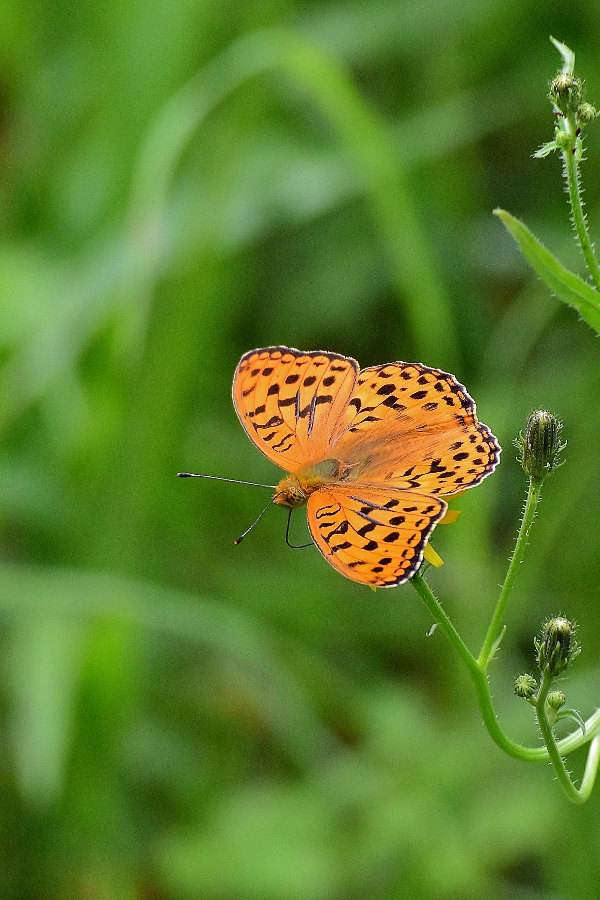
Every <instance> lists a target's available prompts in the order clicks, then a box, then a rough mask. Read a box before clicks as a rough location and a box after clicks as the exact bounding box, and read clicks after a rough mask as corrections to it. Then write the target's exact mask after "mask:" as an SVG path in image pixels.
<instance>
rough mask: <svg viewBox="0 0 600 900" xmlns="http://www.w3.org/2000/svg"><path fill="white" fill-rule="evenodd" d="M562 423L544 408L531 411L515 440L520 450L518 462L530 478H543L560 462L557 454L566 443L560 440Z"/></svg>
mask: <svg viewBox="0 0 600 900" xmlns="http://www.w3.org/2000/svg"><path fill="white" fill-rule="evenodd" d="M561 429H562V423H561V422H559V420H558V419H557V418H556V417H555V416H553V415H552V413H549V412H547V411H546V410H544V409H540V410H537V411H536V412H534V413H532V414H531V416H530V417H529V421H528V422H527V428H526V429H525V435H523V432H521V433H520V434H519V437H518V438H517V440H516V441H515V446H516V447H517V448H518V450H519V451H520V453H519V462H520V463H521V465H522V466H523V469H524V470H525V472H526V473H527V474H528V475H529V476H530V477H531V478H537V479H539V480H541V479H543V478H545V477H546V475H548V474H549V473H550V472H551V471H552V469H555V468H557V466H559V465H560V464H561V460H560V459H559V454H560V452H561V450H563V449H564V448H565V447H566V446H567V445H566V442H565V441H561V439H560V432H561Z"/></svg>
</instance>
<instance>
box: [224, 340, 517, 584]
mask: <svg viewBox="0 0 600 900" xmlns="http://www.w3.org/2000/svg"><path fill="white" fill-rule="evenodd" d="M232 395H233V404H234V407H235V410H236V413H237V415H238V417H239V420H240V422H241V424H242V426H243V428H244V430H245V431H246V434H247V435H248V437H249V438H250V440H251V441H252V442H253V444H254V445H255V446H256V447H258V449H259V450H260V451H261V452H262V453H263V454H264V455H265V456H266V457H267V459H269V460H270V461H271V462H273V463H275V464H276V465H277V466H280V467H281V468H282V469H283V470H284V471H285V472H286V473H287V474H286V475H285V477H284V478H282V479H281V481H280V482H279V484H278V486H277V487H276V489H275V494H274V495H273V498H272V500H273V502H274V503H276V504H277V505H279V506H283V507H287V508H288V509H290V510H291V509H295V508H296V507H300V506H306V510H307V519H308V527H309V531H310V534H311V537H312V539H313V541H314V543H315V544H316V545H317V547H318V548H319V550H320V551H321V553H322V554H323V556H324V557H325V559H326V560H327V562H328V563H330V564H331V565H332V566H333V567H334V568H335V569H337V571H338V572H340V573H341V574H342V575H345V576H346V577H347V578H350V579H352V580H353V581H356V582H359V583H361V584H366V585H370V586H372V587H393V586H394V585H399V584H402V583H403V582H405V581H407V580H408V579H409V578H411V577H412V576H413V575H414V574H415V572H416V571H417V570H418V569H419V566H420V565H421V562H422V560H423V554H424V551H425V547H426V544H427V541H428V539H429V537H430V535H431V532H432V531H433V528H434V527H435V525H436V523H437V522H439V520H440V519H441V518H443V516H444V514H445V513H446V510H447V507H448V504H447V503H446V501H445V500H444V499H443V496H445V495H448V494H455V493H458V492H460V491H464V490H465V489H467V488H470V487H474V486H475V485H477V484H479V483H480V482H481V481H482V480H483V479H484V478H485V477H486V476H487V475H489V474H490V472H493V470H494V469H495V467H496V465H497V464H498V461H499V457H500V452H501V448H500V446H499V444H498V441H497V440H496V438H495V437H494V435H493V434H492V433H491V431H490V429H489V428H488V427H487V425H484V424H482V423H481V422H479V421H478V419H477V416H476V410H475V403H474V401H473V400H472V398H471V397H470V396H469V394H468V393H467V391H466V389H465V388H464V387H463V385H462V384H460V383H459V382H458V381H457V380H456V378H455V377H454V376H453V375H450V374H448V373H447V372H442V371H441V370H439V369H431V368H429V367H428V366H424V365H422V364H421V363H406V362H393V363H386V364H384V365H379V366H372V367H370V368H367V369H362V370H360V369H359V365H358V363H357V362H356V360H354V359H352V358H351V357H348V356H341V355H340V354H338V353H327V352H325V351H321V350H316V351H307V352H306V351H301V350H296V349H294V348H291V347H265V348H263V349H259V350H251V351H249V352H248V353H246V354H244V356H242V358H241V360H240V361H239V363H238V366H237V368H236V370H235V375H234V378H233V388H232Z"/></svg>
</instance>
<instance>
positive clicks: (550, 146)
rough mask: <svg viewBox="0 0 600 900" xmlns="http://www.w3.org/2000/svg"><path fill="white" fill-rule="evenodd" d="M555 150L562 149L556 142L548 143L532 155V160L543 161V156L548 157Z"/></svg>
mask: <svg viewBox="0 0 600 900" xmlns="http://www.w3.org/2000/svg"><path fill="white" fill-rule="evenodd" d="M555 150H562V147H561V145H560V144H559V143H558V141H548V143H547V144H544V145H543V146H542V147H540V149H539V150H536V151H535V153H534V154H533V158H534V159H543V158H544V156H549V155H550V154H551V153H553V152H554V151H555Z"/></svg>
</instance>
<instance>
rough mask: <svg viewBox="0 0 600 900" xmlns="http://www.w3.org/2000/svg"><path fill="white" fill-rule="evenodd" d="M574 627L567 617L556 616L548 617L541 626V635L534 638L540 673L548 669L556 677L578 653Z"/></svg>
mask: <svg viewBox="0 0 600 900" xmlns="http://www.w3.org/2000/svg"><path fill="white" fill-rule="evenodd" d="M574 635H575V628H574V626H573V625H572V624H571V623H570V622H569V620H568V619H565V618H563V617H562V616H557V617H556V618H554V619H548V621H547V622H545V623H544V626H543V628H542V637H541V639H540V640H539V641H538V640H536V641H535V642H534V643H535V649H536V652H537V663H538V666H539V667H540V672H541V673H542V675H543V674H544V672H545V671H546V669H548V670H549V672H550V675H552V676H553V677H556V676H557V675H560V673H561V672H563V671H564V670H565V669H566V668H567V666H568V665H569V663H570V662H571V660H573V659H574V658H575V657H576V656H577V654H578V653H579V650H580V648H579V647H578V645H577V643H576V641H575V639H574Z"/></svg>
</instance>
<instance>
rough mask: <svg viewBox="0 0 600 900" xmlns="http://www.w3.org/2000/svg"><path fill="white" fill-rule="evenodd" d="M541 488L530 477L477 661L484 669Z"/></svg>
mask: <svg viewBox="0 0 600 900" xmlns="http://www.w3.org/2000/svg"><path fill="white" fill-rule="evenodd" d="M541 489H542V482H541V481H540V480H539V479H536V478H530V479H529V487H528V489H527V497H526V499H525V508H524V509H523V516H522V518H521V524H520V526H519V533H518V534H517V542H516V544H515V549H514V552H513V555H512V556H511V559H510V564H509V566H508V570H507V572H506V578H505V579H504V584H503V585H502V589H501V591H500V596H499V597H498V602H497V604H496V609H495V610H494V614H493V616H492V620H491V622H490V626H489V628H488V630H487V634H486V636H485V640H484V642H483V645H482V647H481V651H480V653H479V656H478V658H477V662H478V663H479V665H480V666H481V667H482V669H483V670H484V671H486V670H487V667H488V665H489V664H490V662H491V659H492V657H493V655H494V652H495V650H496V647H497V641H498V637H499V634H500V628H501V622H502V619H503V618H504V614H505V611H506V605H507V603H508V599H509V597H510V593H511V591H512V588H513V584H514V581H515V576H516V574H517V571H518V569H519V566H520V565H521V563H522V561H523V554H524V552H525V546H526V544H527V539H528V537H529V530H530V528H531V526H532V524H533V520H534V518H535V511H536V508H537V505H538V502H539V499H540V492H541Z"/></svg>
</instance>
